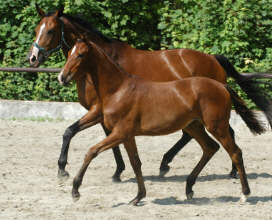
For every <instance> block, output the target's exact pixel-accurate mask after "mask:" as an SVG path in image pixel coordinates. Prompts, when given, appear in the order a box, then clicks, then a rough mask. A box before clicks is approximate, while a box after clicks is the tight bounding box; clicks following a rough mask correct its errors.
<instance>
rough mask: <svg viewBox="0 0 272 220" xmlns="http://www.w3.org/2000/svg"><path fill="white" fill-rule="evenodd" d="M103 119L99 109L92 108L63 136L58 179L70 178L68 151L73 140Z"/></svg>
mask: <svg viewBox="0 0 272 220" xmlns="http://www.w3.org/2000/svg"><path fill="white" fill-rule="evenodd" d="M101 119H102V118H101V117H100V114H99V111H98V110H97V108H92V109H91V110H90V111H88V112H87V114H85V115H84V116H83V117H82V118H81V119H80V120H78V121H76V122H75V123H74V124H72V125H71V126H69V127H68V128H67V129H66V130H65V133H64V135H63V142H62V147H61V153H60V156H59V160H58V166H59V170H58V177H59V178H61V179H63V178H66V177H68V176H69V173H68V172H67V171H65V166H66V164H67V158H68V150H69V146H70V142H71V139H72V138H73V137H74V136H75V135H76V134H77V133H78V132H80V131H82V130H84V129H86V128H89V127H91V126H93V125H95V124H97V123H99V122H100V121H101Z"/></svg>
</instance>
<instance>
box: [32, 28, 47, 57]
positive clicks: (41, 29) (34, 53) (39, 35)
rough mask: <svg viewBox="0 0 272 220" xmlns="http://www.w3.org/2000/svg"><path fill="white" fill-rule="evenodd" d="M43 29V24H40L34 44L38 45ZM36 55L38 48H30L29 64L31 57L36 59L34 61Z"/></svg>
mask: <svg viewBox="0 0 272 220" xmlns="http://www.w3.org/2000/svg"><path fill="white" fill-rule="evenodd" d="M44 28H45V24H42V26H41V28H40V31H39V34H38V37H37V39H36V41H35V43H36V44H39V40H40V38H41V36H42V33H43V30H44ZM38 55H39V48H37V47H32V51H31V55H30V62H32V61H31V60H32V58H33V57H36V59H37V58H38Z"/></svg>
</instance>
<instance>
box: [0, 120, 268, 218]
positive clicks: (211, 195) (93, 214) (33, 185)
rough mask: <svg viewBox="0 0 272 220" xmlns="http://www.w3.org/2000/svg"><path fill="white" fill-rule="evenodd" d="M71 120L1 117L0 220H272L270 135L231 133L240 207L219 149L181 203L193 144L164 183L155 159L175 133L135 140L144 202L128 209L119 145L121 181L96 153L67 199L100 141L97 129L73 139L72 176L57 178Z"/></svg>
mask: <svg viewBox="0 0 272 220" xmlns="http://www.w3.org/2000/svg"><path fill="white" fill-rule="evenodd" d="M71 123H72V121H62V122H37V121H12V120H0V145H1V146H0V167H1V168H0V219H5V220H6V219H23V220H26V219H33V220H34V219H35V220H36V219H50V220H52V219H54V220H55V219H65V220H66V219H73V220H74V219H101V220H104V219H110V220H115V219H116V220H130V219H137V220H141V219H147V220H148V219H154V220H157V219H187V220H188V219H201V220H211V219H220V220H224V219H239V220H243V219H254V220H256V219H262V220H265V219H272V187H271V184H272V166H271V164H272V149H271V147H272V146H271V143H272V135H271V132H267V133H266V134H264V135H261V136H253V135H251V134H250V133H249V131H248V130H247V129H245V128H240V129H238V130H237V129H236V132H237V133H236V134H237V143H238V145H239V146H240V147H241V148H242V149H243V156H244V162H245V167H246V171H247V173H248V180H249V184H250V187H251V191H252V193H251V196H250V197H249V199H248V201H247V203H245V204H242V203H240V202H239V199H240V195H241V185H240V181H239V180H238V179H237V180H233V179H230V178H229V177H228V175H227V174H228V172H229V170H230V167H231V162H230V159H229V157H228V155H227V153H226V152H225V151H224V150H223V149H222V148H221V149H220V151H219V152H218V153H217V154H216V155H215V156H214V158H213V159H212V160H211V161H210V162H209V164H208V165H207V166H206V167H205V169H204V170H203V171H202V173H201V174H200V177H199V178H198V180H197V182H196V185H195V187H194V191H195V196H194V199H193V200H191V201H187V200H186V196H185V181H186V177H187V175H188V174H189V173H190V172H191V170H192V169H193V167H194V166H195V165H196V163H197V162H198V160H199V158H200V156H201V150H200V147H199V146H198V145H197V144H196V143H195V142H191V143H190V144H188V145H187V147H186V148H185V149H184V150H183V151H182V152H181V153H180V154H179V155H178V156H177V157H176V158H175V160H174V161H173V162H172V163H171V164H170V165H171V168H172V169H171V170H170V172H169V173H168V174H167V175H166V177H165V178H160V177H158V173H159V165H160V160H161V158H162V156H163V153H164V152H166V151H167V150H168V149H169V147H170V146H172V145H173V144H174V143H175V142H176V141H177V140H178V139H179V138H180V133H175V134H172V135H168V136H163V137H137V144H138V150H139V154H140V158H141V160H142V163H143V166H142V170H143V174H144V177H145V184H146V189H147V197H146V198H144V199H143V202H142V203H141V204H140V206H138V207H134V206H131V205H128V202H129V201H130V200H131V199H132V198H133V197H134V196H135V195H136V192H137V185H136V182H135V178H134V173H133V171H132V168H131V166H130V164H129V162H128V157H127V155H126V152H125V150H124V149H123V147H122V148H121V150H122V153H123V156H124V159H125V162H126V170H125V171H124V172H123V174H122V183H119V184H117V183H112V180H111V176H112V174H113V172H114V170H115V162H114V159H113V155H112V152H111V151H107V152H104V153H102V154H101V155H99V156H98V157H97V158H96V159H95V160H94V161H93V162H92V163H91V165H90V166H89V169H88V170H87V172H86V175H85V179H84V181H83V185H82V186H81V188H80V193H81V198H80V200H79V201H78V202H76V203H75V202H73V200H72V198H71V183H72V179H73V177H74V175H75V174H76V172H77V171H78V169H79V167H80V166H81V164H82V161H83V158H84V155H85V153H86V151H87V149H88V147H90V146H92V145H93V144H95V143H97V142H98V141H100V140H102V139H103V137H104V134H103V132H102V129H101V128H100V126H95V127H93V128H91V129H88V130H85V131H83V132H81V133H80V134H78V135H76V136H75V137H74V139H73V140H72V143H71V146H70V154H69V165H67V171H69V172H70V178H69V179H68V180H67V181H66V182H65V183H64V184H61V183H60V182H59V181H58V179H57V159H58V156H59V153H60V147H61V143H62V134H63V132H64V130H65V128H66V127H67V126H68V125H70V124H71Z"/></svg>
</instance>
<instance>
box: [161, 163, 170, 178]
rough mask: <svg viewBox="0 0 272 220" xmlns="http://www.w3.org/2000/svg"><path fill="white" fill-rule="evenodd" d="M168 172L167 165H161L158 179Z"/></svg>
mask: <svg viewBox="0 0 272 220" xmlns="http://www.w3.org/2000/svg"><path fill="white" fill-rule="evenodd" d="M169 170H170V167H169V166H168V165H161V167H160V177H164V176H165V175H166V174H167V173H168V172H169Z"/></svg>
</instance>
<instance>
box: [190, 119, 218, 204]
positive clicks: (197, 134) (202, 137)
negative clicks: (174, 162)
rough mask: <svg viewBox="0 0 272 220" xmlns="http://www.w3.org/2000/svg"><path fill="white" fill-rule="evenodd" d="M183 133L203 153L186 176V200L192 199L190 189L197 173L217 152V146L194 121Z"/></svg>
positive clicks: (201, 126)
mask: <svg viewBox="0 0 272 220" xmlns="http://www.w3.org/2000/svg"><path fill="white" fill-rule="evenodd" d="M185 131H186V132H188V133H189V134H190V135H191V136H192V137H193V138H195V139H196V141H197V142H198V143H199V144H200V146H201V148H202V151H203V155H202V157H201V159H200V161H199V162H198V164H197V165H196V167H195V168H194V169H193V171H192V172H191V174H190V175H189V176H188V178H187V182H186V196H187V198H188V199H192V197H193V190H192V187H193V185H194V184H195V181H196V179H197V177H198V175H199V173H200V172H201V171H202V169H203V168H204V167H205V165H206V164H207V163H208V162H209V160H210V159H211V158H212V157H213V155H214V154H215V153H216V152H217V151H218V149H219V145H218V144H217V143H216V142H215V141H214V140H213V139H212V138H211V137H210V136H209V135H208V134H207V132H206V131H205V129H204V126H203V125H202V124H201V123H199V122H198V121H195V122H193V123H192V124H190V125H189V126H188V127H186V128H185Z"/></svg>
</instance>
